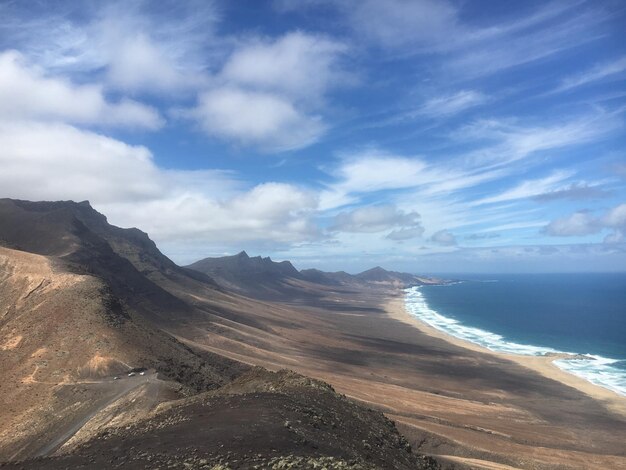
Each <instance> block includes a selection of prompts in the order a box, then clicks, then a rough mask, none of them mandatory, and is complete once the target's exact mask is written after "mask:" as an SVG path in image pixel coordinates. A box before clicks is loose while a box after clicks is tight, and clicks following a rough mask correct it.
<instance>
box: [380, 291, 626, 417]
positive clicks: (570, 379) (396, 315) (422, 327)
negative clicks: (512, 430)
mask: <svg viewBox="0 0 626 470" xmlns="http://www.w3.org/2000/svg"><path fill="white" fill-rule="evenodd" d="M385 310H386V312H387V314H388V315H389V316H390V317H391V318H393V319H395V320H398V321H401V322H403V323H405V324H409V325H411V326H413V327H414V328H416V329H418V330H419V331H420V332H422V333H423V334H425V335H427V336H430V337H433V338H437V339H440V340H443V341H445V342H447V343H449V344H452V345H455V346H457V347H461V348H464V349H469V350H472V351H476V352H480V353H483V354H489V355H492V356H495V357H498V358H501V359H506V360H509V361H511V362H514V363H516V364H518V365H520V366H522V367H525V368H527V369H531V370H532V371H534V372H537V373H539V374H540V375H542V376H543V377H546V378H548V379H552V380H556V381H558V382H561V383H562V384H564V385H566V386H569V387H572V388H575V389H577V390H579V391H581V392H583V393H585V394H586V395H588V396H590V397H592V398H594V399H595V400H597V401H599V402H601V403H603V404H604V405H605V406H606V407H607V408H608V409H609V410H611V411H613V412H615V413H618V414H620V415H622V416H626V397H623V396H621V395H619V394H618V393H616V392H614V391H612V390H609V389H607V388H604V387H601V386H599V385H595V384H593V383H591V382H589V381H587V380H585V379H583V378H581V377H578V376H576V375H574V374H571V373H569V372H566V371H564V370H563V369H561V368H559V367H558V366H557V365H556V364H554V361H555V360H558V359H559V357H558V356H526V355H520V354H509V353H502V352H495V351H492V350H490V349H487V348H485V347H483V346H480V345H478V344H475V343H472V342H470V341H467V340H463V339H460V338H457V337H455V336H452V335H450V334H448V333H445V332H443V331H441V330H438V329H437V328H434V327H432V326H430V325H429V324H427V323H425V322H423V321H421V320H419V319H418V318H417V317H416V316H415V315H412V314H411V313H409V311H408V310H407V309H406V303H405V294H404V291H402V290H401V291H399V292H398V293H396V294H395V295H393V296H392V298H391V299H390V300H389V301H388V302H387V304H386V306H385Z"/></svg>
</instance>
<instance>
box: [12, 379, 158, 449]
mask: <svg viewBox="0 0 626 470" xmlns="http://www.w3.org/2000/svg"><path fill="white" fill-rule="evenodd" d="M156 381H157V379H156V373H149V374H146V375H145V376H140V375H137V376H135V377H126V376H122V378H120V379H119V380H114V379H113V378H110V379H106V380H102V381H99V382H96V381H94V382H93V383H96V384H98V385H100V384H102V385H104V386H105V387H106V386H108V385H110V392H111V393H112V395H111V394H107V396H105V397H103V398H101V399H99V400H96V401H94V403H93V405H92V406H90V407H89V408H87V409H85V410H82V412H81V413H79V414H78V415H77V416H75V417H74V419H73V420H72V421H71V422H69V423H65V424H64V425H63V426H60V427H59V428H58V431H57V432H58V435H57V436H56V437H55V438H54V439H53V440H52V441H49V442H45V443H41V444H40V446H39V448H37V447H35V448H33V449H32V450H31V451H30V452H29V455H32V456H35V457H45V456H49V455H52V454H54V453H55V452H56V451H57V450H58V449H59V448H60V447H61V446H63V444H65V443H66V442H67V441H69V440H70V439H71V438H72V437H73V436H74V435H75V434H76V433H77V432H78V431H79V430H80V429H81V428H82V427H83V426H85V424H87V423H88V422H89V421H90V420H91V419H92V418H93V417H94V416H96V415H97V414H98V413H99V412H100V411H102V410H104V409H105V408H107V407H108V406H110V405H112V404H113V403H115V402H116V401H117V400H119V399H120V398H122V397H123V396H124V395H127V394H128V393H130V392H132V391H133V390H135V389H137V388H139V387H140V386H142V385H144V384H147V383H150V382H156ZM71 385H73V384H71ZM20 452H21V451H20Z"/></svg>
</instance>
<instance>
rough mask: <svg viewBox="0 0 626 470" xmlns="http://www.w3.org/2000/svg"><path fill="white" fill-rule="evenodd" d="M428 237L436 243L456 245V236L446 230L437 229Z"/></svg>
mask: <svg viewBox="0 0 626 470" xmlns="http://www.w3.org/2000/svg"><path fill="white" fill-rule="evenodd" d="M430 239H431V241H433V242H434V243H436V244H437V245H441V246H454V245H456V237H455V236H454V235H453V234H452V233H450V232H448V231H447V230H439V231H438V232H435V233H434V234H433V235H432V236H431V237H430Z"/></svg>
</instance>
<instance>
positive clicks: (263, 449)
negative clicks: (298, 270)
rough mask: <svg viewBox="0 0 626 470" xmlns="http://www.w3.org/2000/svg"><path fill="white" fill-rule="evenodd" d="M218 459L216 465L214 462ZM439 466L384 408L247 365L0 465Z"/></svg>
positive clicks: (306, 380)
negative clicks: (167, 401)
mask: <svg viewBox="0 0 626 470" xmlns="http://www.w3.org/2000/svg"><path fill="white" fill-rule="evenodd" d="M218 465H222V466H221V467H220V466H218ZM168 466H169V467H170V468H233V469H235V468H237V469H239V468H241V469H251V468H293V469H308V468H328V469H397V470H404V469H406V470H408V469H414V470H419V469H437V468H439V467H438V466H437V464H436V463H435V462H434V461H433V460H432V459H429V458H424V457H421V456H418V455H416V454H414V453H413V452H412V451H411V446H410V445H409V444H408V442H407V441H406V439H404V437H402V436H401V435H400V434H399V433H398V431H397V429H396V427H395V425H394V423H393V422H392V421H390V420H389V419H387V418H386V417H385V416H384V415H383V414H382V413H380V412H377V411H373V410H370V409H368V408H365V407H364V406H362V405H359V404H357V403H355V402H352V401H351V400H348V399H346V398H345V397H343V396H341V395H338V394H337V393H335V392H334V391H333V389H332V388H331V387H330V386H329V385H328V384H325V383H324V382H320V381H317V380H313V379H309V378H307V377H304V376H301V375H298V374H295V373H293V372H289V371H280V372H277V373H274V372H268V371H266V370H264V369H261V368H255V369H253V370H252V371H250V372H248V373H246V374H244V375H243V376H241V377H239V378H238V379H236V380H235V381H234V382H232V383H231V384H229V385H228V386H226V387H223V388H222V389H220V390H217V391H215V392H209V393H205V394H201V395H197V396H195V397H192V398H189V399H186V400H182V401H179V402H175V403H173V405H172V406H171V407H168V408H167V409H166V410H164V411H162V412H160V413H158V414H157V415H156V416H153V417H151V418H149V419H146V420H143V421H140V422H138V423H136V424H135V425H132V426H127V427H124V428H115V429H113V430H109V431H107V432H105V433H102V434H100V435H99V436H96V437H95V438H94V439H92V440H91V441H89V442H87V443H85V444H83V445H82V446H80V447H79V448H78V449H77V450H76V451H75V452H74V453H73V454H72V455H67V456H61V457H51V458H46V459H38V460H33V461H25V462H20V463H18V464H16V465H8V466H7V468H24V469H35V468H37V469H49V470H56V469H62V468H133V469H134V468H137V469H147V468H162V467H168Z"/></svg>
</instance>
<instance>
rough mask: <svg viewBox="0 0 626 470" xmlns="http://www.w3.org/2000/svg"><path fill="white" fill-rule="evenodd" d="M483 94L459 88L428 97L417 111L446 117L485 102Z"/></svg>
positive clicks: (485, 97)
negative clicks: (451, 92)
mask: <svg viewBox="0 0 626 470" xmlns="http://www.w3.org/2000/svg"><path fill="white" fill-rule="evenodd" d="M487 100H488V98H487V96H485V95H484V94H482V93H480V92H478V91H474V90H461V91H459V92H457V93H453V94H451V95H444V96H437V97H434V98H431V99H429V100H428V101H426V103H424V106H422V108H420V110H419V112H420V113H422V114H426V115H428V116H437V117H446V116H452V115H454V114H458V113H460V112H463V111H465V110H467V109H470V108H473V107H475V106H479V105H481V104H484V103H485V102H487Z"/></svg>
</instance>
